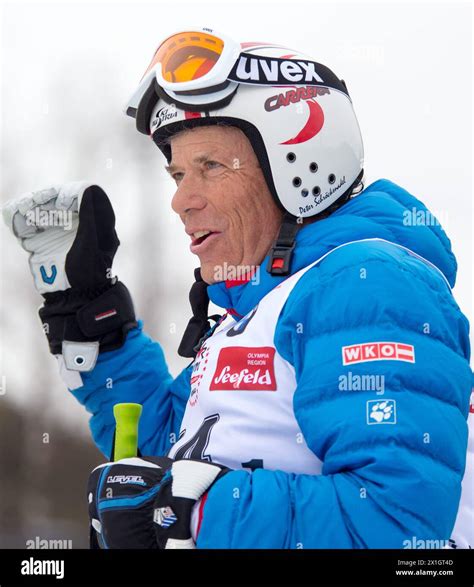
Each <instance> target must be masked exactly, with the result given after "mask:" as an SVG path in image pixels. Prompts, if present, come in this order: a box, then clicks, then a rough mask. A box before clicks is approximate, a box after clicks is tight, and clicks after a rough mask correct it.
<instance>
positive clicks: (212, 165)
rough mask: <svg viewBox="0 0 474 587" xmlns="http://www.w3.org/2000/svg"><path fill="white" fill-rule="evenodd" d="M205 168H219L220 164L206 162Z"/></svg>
mask: <svg viewBox="0 0 474 587" xmlns="http://www.w3.org/2000/svg"><path fill="white" fill-rule="evenodd" d="M205 166H206V167H207V168H208V169H216V168H217V167H220V166H221V164H220V163H219V162H217V161H206V163H205Z"/></svg>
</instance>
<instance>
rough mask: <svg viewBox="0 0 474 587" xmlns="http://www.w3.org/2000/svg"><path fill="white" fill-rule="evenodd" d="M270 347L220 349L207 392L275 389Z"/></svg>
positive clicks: (272, 354) (273, 351)
mask: <svg viewBox="0 0 474 587" xmlns="http://www.w3.org/2000/svg"><path fill="white" fill-rule="evenodd" d="M274 358H275V349H274V348H273V347H241V346H231V347H226V348H223V349H221V351H220V353H219V358H218V359H217V367H216V371H215V373H214V376H213V377H212V381H211V385H210V386H209V389H210V390H211V391H222V390H229V391H231V390H238V391H276V380H275V367H274Z"/></svg>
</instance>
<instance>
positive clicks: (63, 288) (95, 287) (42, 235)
mask: <svg viewBox="0 0 474 587" xmlns="http://www.w3.org/2000/svg"><path fill="white" fill-rule="evenodd" d="M2 213H3V218H4V220H5V223H6V224H7V225H8V226H9V228H10V229H11V230H12V232H13V234H14V235H15V236H16V237H17V238H18V240H19V241H20V243H21V246H22V247H23V248H24V249H25V250H26V251H28V252H29V253H30V257H29V264H30V270H31V273H32V274H33V279H34V283H35V287H36V289H37V290H38V291H39V293H40V294H42V295H43V297H44V299H45V303H44V306H43V307H42V308H41V309H40V312H39V313H40V318H41V320H42V322H43V325H44V330H45V333H46V335H47V337H48V340H49V345H50V350H51V352H52V353H53V354H55V355H58V354H62V355H63V358H64V360H65V364H66V368H67V369H72V370H76V371H88V370H90V369H92V368H93V366H94V365H95V362H96V359H97V355H98V353H99V350H101V351H104V350H112V349H115V348H119V347H120V346H121V345H122V344H123V341H124V339H125V336H126V333H127V332H128V330H130V328H132V327H133V326H135V325H136V321H135V315H134V310H133V304H132V301H131V298H130V295H129V293H128V290H127V288H126V287H125V286H124V285H123V284H122V283H120V282H118V281H117V279H116V278H114V277H112V262H113V258H114V256H115V253H116V251H117V248H118V246H119V244H120V241H119V240H118V237H117V234H116V232H115V215H114V211H113V209H112V205H111V203H110V200H109V198H108V197H107V195H106V193H105V192H104V191H103V190H102V189H101V188H100V187H99V186H97V185H93V184H90V183H87V182H84V181H83V182H73V183H67V184H64V185H56V186H52V187H50V188H47V189H44V190H40V191H37V192H30V193H28V194H26V195H25V196H22V197H20V198H16V199H14V200H10V201H9V202H7V203H6V204H5V206H4V207H3V210H2Z"/></svg>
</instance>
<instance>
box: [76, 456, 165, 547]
mask: <svg viewBox="0 0 474 587" xmlns="http://www.w3.org/2000/svg"><path fill="white" fill-rule="evenodd" d="M172 463H173V461H172V460H171V459H168V458H167V457H141V458H138V457H135V458H130V459H122V460H120V461H117V462H114V463H105V464H104V465H100V466H99V467H96V468H95V469H94V470H93V471H92V473H91V475H90V477H89V483H88V488H87V494H88V501H89V522H90V546H91V548H158V546H157V540H156V532H155V524H154V523H153V510H154V501H155V498H156V495H157V493H158V491H159V489H160V481H161V480H162V479H163V477H164V475H165V473H166V472H167V471H168V470H169V468H170V467H171V464H172Z"/></svg>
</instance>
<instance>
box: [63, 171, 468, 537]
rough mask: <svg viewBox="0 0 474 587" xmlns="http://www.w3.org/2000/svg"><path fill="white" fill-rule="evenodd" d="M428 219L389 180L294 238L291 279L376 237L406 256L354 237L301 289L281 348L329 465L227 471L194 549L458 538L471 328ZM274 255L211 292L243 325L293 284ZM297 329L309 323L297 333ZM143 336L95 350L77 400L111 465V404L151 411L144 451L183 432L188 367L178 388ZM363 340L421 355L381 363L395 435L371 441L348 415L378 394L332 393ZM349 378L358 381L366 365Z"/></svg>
mask: <svg viewBox="0 0 474 587" xmlns="http://www.w3.org/2000/svg"><path fill="white" fill-rule="evenodd" d="M423 215H424V216H423ZM420 218H421V220H420ZM426 219H428V220H433V219H432V218H431V217H430V216H429V215H427V209H426V207H425V206H424V204H423V203H422V202H420V201H419V200H417V199H416V198H414V197H413V196H412V195H410V194H409V193H408V192H407V191H405V190H404V189H402V188H400V187H399V186H397V185H395V184H394V183H393V182H391V181H388V180H386V179H381V180H378V181H376V182H374V183H373V184H372V185H370V186H368V187H367V188H366V189H365V190H364V191H363V192H362V193H361V194H360V195H359V196H357V197H355V198H353V199H352V200H350V201H349V202H348V203H347V204H345V205H344V206H342V207H341V208H340V209H339V210H337V211H336V212H334V213H333V214H332V215H330V216H329V217H327V218H325V219H323V220H320V221H318V222H315V223H313V224H308V225H305V226H304V227H303V228H302V229H301V230H300V232H299V233H298V235H297V239H296V249H295V254H294V259H293V263H292V268H291V269H292V273H294V272H296V271H298V270H299V269H301V268H303V267H306V266H307V265H309V264H310V263H312V262H313V261H315V260H316V259H318V258H320V257H321V256H322V255H324V253H326V252H328V251H330V250H331V249H334V248H335V247H337V246H338V245H341V244H343V243H347V242H351V241H356V240H360V239H367V238H374V237H375V238H380V239H384V240H386V241H390V242H392V243H397V244H398V245H402V246H403V247H406V249H409V251H407V250H406V249H403V248H401V247H396V246H394V245H391V244H387V243H384V242H379V241H367V242H361V243H356V244H353V245H351V246H349V247H343V248H341V249H340V250H338V251H337V252H334V253H332V254H331V255H329V256H328V257H326V258H325V259H324V260H323V261H322V262H321V263H320V264H318V265H317V266H315V267H314V268H312V269H310V270H309V271H307V272H306V273H305V275H304V276H303V277H302V278H301V279H300V280H299V282H298V284H297V285H296V287H295V288H294V289H293V291H292V292H291V294H290V296H289V298H288V300H287V302H286V304H285V306H284V308H283V310H282V312H281V315H280V317H279V320H278V325H277V328H276V331H275V338H274V344H275V347H276V349H277V350H278V352H279V353H280V355H282V357H283V358H285V359H286V360H287V361H289V362H290V363H291V364H292V365H293V366H294V368H295V373H296V381H297V387H296V391H295V394H294V403H293V407H294V413H295V417H296V420H297V422H298V424H299V426H300V428H301V431H302V432H303V434H304V438H305V441H306V443H307V445H308V447H309V448H310V449H311V450H312V451H313V452H314V453H315V454H316V455H317V457H318V458H319V459H320V460H321V461H322V462H323V469H322V474H321V475H300V474H294V473H291V472H284V471H280V470H266V469H257V470H255V471H253V472H251V471H248V470H246V469H242V470H236V471H232V472H231V473H229V474H227V475H225V476H224V477H223V478H222V479H220V480H219V481H218V482H217V483H216V484H215V485H214V486H213V487H212V488H211V489H210V491H209V493H208V496H207V501H206V504H205V507H204V516H203V521H202V525H201V529H200V533H199V536H198V541H197V546H198V547H200V548H402V545H403V542H404V541H405V540H407V539H408V540H410V539H411V538H412V537H413V536H415V537H416V538H417V539H426V540H434V539H439V540H447V539H449V537H450V533H451V531H452V528H453V526H454V522H455V518H456V512H457V508H458V503H459V499H460V492H461V480H462V476H463V472H464V467H465V459H466V446H467V425H466V419H467V415H468V411H469V396H470V391H471V384H472V372H471V369H470V367H469V355H470V348H469V337H468V331H469V325H468V321H467V319H466V318H465V317H464V315H463V314H462V313H461V311H460V309H459V307H458V305H457V304H456V302H455V300H454V298H453V296H452V293H451V291H450V287H449V286H448V283H449V285H450V286H451V287H452V286H453V285H454V282H455V277H456V268H457V267H456V260H455V258H454V255H453V253H452V251H451V246H450V241H449V239H448V237H447V236H446V234H445V232H444V231H443V229H442V228H441V227H440V226H439V225H438V224H437V223H433V222H431V223H430V222H428V223H423V221H424V220H426ZM427 224H430V225H427ZM410 251H413V252H415V253H416V254H417V255H419V256H421V257H423V258H424V259H425V260H426V261H425V260H422V259H419V257H418V256H416V255H413V254H411V252H410ZM267 260H268V259H265V261H264V262H263V263H262V271H261V275H260V283H259V285H258V286H257V285H255V284H254V283H252V284H250V283H247V284H245V283H244V284H242V285H237V286H235V287H231V288H229V287H226V284H225V283H224V282H222V283H217V284H214V285H211V286H209V287H208V293H209V297H210V298H211V300H212V301H213V302H215V303H216V304H217V305H218V306H220V307H222V308H225V309H229V308H232V309H233V310H234V312H235V313H236V316H237V317H238V315H240V316H244V315H246V314H247V313H248V312H249V311H250V310H251V309H252V308H253V307H254V306H255V305H256V304H257V303H258V302H259V301H260V300H261V299H262V298H263V297H264V296H265V295H266V294H267V293H268V292H269V291H270V290H271V289H273V288H274V287H275V286H276V285H278V283H280V282H281V281H282V280H283V279H285V278H284V277H272V276H271V275H269V274H268V273H267V272H266V271H265V269H264V268H265V267H266V263H267ZM433 265H434V266H435V267H433ZM436 268H437V269H436ZM297 323H304V325H305V329H304V334H303V335H301V334H298V337H295V324H297ZM142 328H143V325H142V323H141V322H140V323H139V326H138V327H137V328H136V329H134V330H132V331H131V332H130V333H129V334H128V337H127V340H126V343H125V345H124V346H123V347H122V348H121V349H119V350H116V351H113V352H107V353H103V354H101V355H100V356H99V359H98V362H97V365H96V367H95V368H94V369H93V371H91V372H89V373H84V374H83V375H82V379H83V385H82V387H79V388H77V389H74V390H72V393H73V394H74V396H75V397H76V398H77V399H78V400H79V402H81V403H82V404H83V405H84V406H85V407H86V409H87V410H88V411H89V412H91V413H92V417H91V420H90V427H91V431H92V435H93V438H94V440H95V442H96V444H97V446H98V447H99V448H100V449H101V450H102V451H103V453H104V454H105V455H106V456H109V455H110V452H111V444H112V438H113V431H114V418H113V413H112V407H113V405H114V404H115V403H117V402H123V401H132V402H138V403H141V404H143V416H142V420H141V423H140V450H141V452H142V454H148V455H163V454H166V453H167V452H168V450H169V449H170V447H171V442H172V441H173V439H176V438H177V437H178V435H179V431H180V423H181V420H182V418H183V414H184V410H185V407H186V403H187V400H188V396H189V392H190V373H191V366H189V367H188V368H186V369H184V370H183V371H182V373H181V374H180V375H179V376H178V377H176V378H175V379H173V378H172V377H171V376H170V374H169V372H168V369H167V366H166V362H165V359H164V356H163V352H162V350H161V347H160V345H159V344H158V343H157V342H155V341H153V340H151V339H150V338H149V337H148V336H147V335H146V334H145V333H144V332H143V330H142ZM355 335H357V336H355ZM353 340H357V341H376V340H379V341H384V340H403V341H406V342H407V343H408V344H413V345H415V346H416V363H415V364H414V365H410V367H411V368H410V369H407V365H406V363H403V362H399V361H389V360H387V361H385V360H381V361H377V362H373V363H372V365H374V367H373V368H372V367H371V369H372V372H373V373H376V374H379V375H383V376H384V378H385V391H386V392H387V393H388V392H389V393H390V395H389V396H388V395H387V397H394V398H396V400H397V413H398V420H397V423H396V425H395V426H391V427H390V433H389V434H387V432H386V430H387V428H386V427H377V428H378V429H382V428H384V433H383V434H382V433H379V434H378V433H374V428H375V427H373V426H368V425H367V423H366V422H364V421H363V420H362V419H360V418H355V417H354V414H355V413H356V412H357V410H358V409H359V408H360V402H364V404H365V402H366V400H367V399H371V398H372V399H373V398H374V392H373V391H363V390H361V391H347V392H341V391H340V389H339V387H338V381H339V377H340V375H341V372H344V371H341V347H342V346H344V345H347V344H351V341H353ZM350 369H351V372H352V373H354V374H357V373H359V372H362V370H358V365H352V366H351V367H350ZM111 380H112V381H113V384H112V385H110V381H111ZM250 417H251V414H249V418H250ZM236 489H238V493H237V494H238V495H239V498H238V499H236V498H235V495H236V492H235V490H236Z"/></svg>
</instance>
